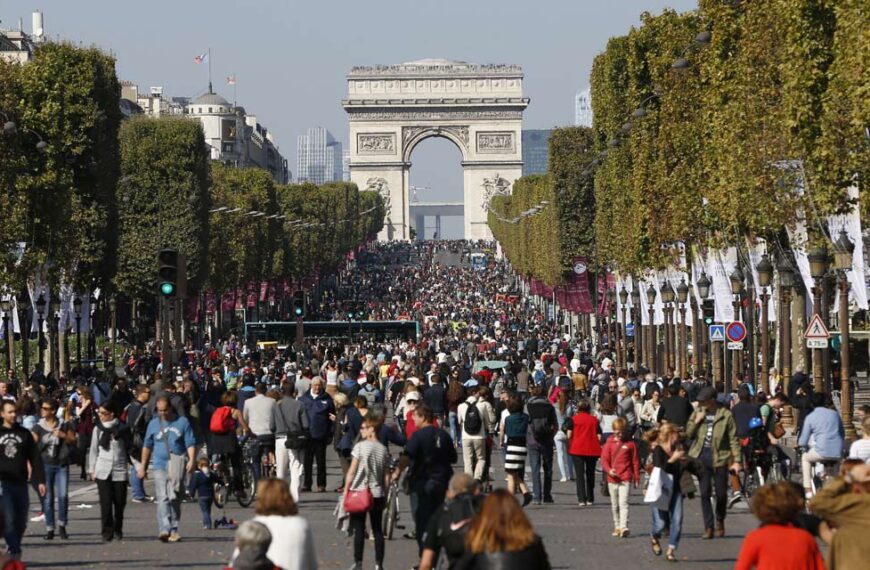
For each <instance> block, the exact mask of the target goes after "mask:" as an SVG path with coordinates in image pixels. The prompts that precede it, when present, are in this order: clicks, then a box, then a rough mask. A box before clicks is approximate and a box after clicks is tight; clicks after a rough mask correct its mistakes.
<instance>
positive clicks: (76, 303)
mask: <svg viewBox="0 0 870 570" xmlns="http://www.w3.org/2000/svg"><path fill="white" fill-rule="evenodd" d="M73 310H74V311H75V314H76V365H77V366H78V367H79V369H81V367H82V342H81V338H82V299H81V297H79V296H78V295H76V298H75V299H73Z"/></svg>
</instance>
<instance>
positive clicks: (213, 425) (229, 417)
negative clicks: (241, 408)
mask: <svg viewBox="0 0 870 570" xmlns="http://www.w3.org/2000/svg"><path fill="white" fill-rule="evenodd" d="M235 427H236V422H235V420H233V409H232V408H231V407H229V406H221V407H219V408H218V409H216V410H215V411H214V413H213V414H212V415H211V421H210V422H209V424H208V429H209V431H211V432H212V433H217V434H225V433H230V432H231V431H233V429H235Z"/></svg>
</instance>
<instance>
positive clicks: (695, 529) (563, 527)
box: [24, 452, 756, 570]
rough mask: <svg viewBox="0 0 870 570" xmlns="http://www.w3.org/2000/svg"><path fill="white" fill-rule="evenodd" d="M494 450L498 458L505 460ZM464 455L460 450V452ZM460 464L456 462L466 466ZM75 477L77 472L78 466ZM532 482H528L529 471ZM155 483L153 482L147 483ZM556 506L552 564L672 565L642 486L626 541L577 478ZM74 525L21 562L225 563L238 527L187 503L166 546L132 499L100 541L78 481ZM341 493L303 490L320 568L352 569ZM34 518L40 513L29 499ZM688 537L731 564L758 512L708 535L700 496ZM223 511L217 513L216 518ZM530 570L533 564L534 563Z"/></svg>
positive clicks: (741, 512)
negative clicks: (118, 537)
mask: <svg viewBox="0 0 870 570" xmlns="http://www.w3.org/2000/svg"><path fill="white" fill-rule="evenodd" d="M329 455H330V457H329V461H328V485H327V488H329V489H334V488H336V487H337V486H338V485H339V474H340V471H339V466H338V461H337V460H335V458H334V456H333V455H332V454H331V452H330V453H329ZM497 455H498V454H494V459H496V460H497V461H500V458H498V457H497ZM460 461H461V456H460ZM460 468H461V466H457V469H460ZM73 475H74V476H75V477H76V478H77V476H78V472H77V470H75V472H74V473H73ZM495 476H496V479H497V481H496V484H497V485H498V484H499V483H500V482H502V481H503V476H504V475H503V471H502V469H501V466H500V465H498V466H497V467H496V470H495ZM526 480H527V481H530V478H529V475H528V474H527V476H526ZM146 485H148V487H147V488H149V489H150V483H146ZM553 487H554V493H553V494H554V497H555V499H556V504H552V505H542V506H534V505H530V506H529V507H528V508H527V512H528V514H529V516H530V517H531V519H532V522H533V524H534V526H535V530H536V531H537V532H538V533H539V534H540V535H541V536H542V537H543V539H544V544H545V546H546V549H547V552H548V554H549V557H550V561H551V563H552V564H553V567H554V568H564V569H568V568H602V567H604V568H638V567H639V566H640V567H646V566H649V565H653V566H661V567H666V566H667V562H666V561H664V560H663V558H656V557H655V556H653V554H652V552H651V551H650V548H649V540H648V538H647V534H648V532H649V528H650V525H651V515H650V511H649V508H647V507H646V506H645V505H643V504H642V498H641V495H640V492H639V491H634V492H633V494H632V500H631V502H632V507H631V509H632V510H631V522H630V525H629V526H630V529H631V532H632V535H631V537H630V538H627V539H616V538H612V537H611V536H610V533H611V530H612V528H613V527H612V519H611V513H610V504H609V500H608V499H606V498H601V497H598V498H596V500H597V503H596V504H595V505H594V506H592V507H585V508H578V507H577V505H576V502H575V495H574V483H573V482H571V481H568V482H566V483H560V482H558V475H557V480H556V481H555V482H554V484H553ZM70 490H71V494H72V495H73V496H72V497H71V499H70V514H69V519H70V520H69V526H68V530H69V533H70V540H68V541H61V540H59V539H57V538H55V539H54V540H53V541H45V540H43V538H42V536H43V534H44V533H45V527H44V524H43V523H40V522H31V523H28V528H27V533H26V536H25V539H24V561H25V562H26V563H27V566H28V568H52V569H63V568H119V569H131V570H132V569H149V568H190V569H199V568H203V569H204V568H220V567H221V565H223V564H225V563H226V562H227V561H228V560H229V557H230V555H231V553H232V542H233V540H232V538H233V531H232V530H203V529H202V528H201V522H200V515H199V509H198V507H197V506H196V504H195V503H186V504H184V506H183V508H182V524H181V529H180V533H181V535H182V537H183V539H182V541H181V542H179V543H177V544H164V543H161V542H159V541H158V540H157V523H156V518H155V510H156V508H155V506H154V505H153V504H134V503H132V502H131V503H128V505H127V510H126V516H125V523H124V540H123V541H121V542H110V543H103V542H101V539H100V532H99V518H100V514H99V503H98V501H97V493H96V487H95V486H94V485H93V484H92V483H86V482H79V481H76V482H74V483H72V485H71V489H70ZM336 500H337V495H336V494H335V493H331V492H330V493H322V494H321V493H307V494H303V496H302V500H301V504H300V513H301V515H302V516H304V517H306V518H307V519H308V521H309V522H310V524H311V525H312V528H313V530H314V536H315V544H316V548H317V556H318V559H319V563H320V564H319V567H320V568H324V569H343V568H348V567H349V566H350V565H351V563H352V562H353V554H352V552H353V550H352V544H351V542H350V540H349V539H348V538H346V537H345V536H344V535H343V534H342V533H339V532H338V531H337V530H336V529H335V520H334V519H333V517H332V510H333V508H334V506H335V503H336ZM32 501H33V502H32V503H31V511H32V512H31V516H33V515H35V514H36V511H37V510H38V509H37V507H36V505H37V503H36V501H35V500H33V499H32ZM403 501H404V506H403V512H402V515H403V520H400V524H408V525H409V526H408V529H410V528H411V525H410V515H409V511H408V502H407V498H406V497H403ZM685 505H686V512H685V514H684V521H685V522H684V525H683V538H682V542H681V545H680V549H679V552H678V553H679V556H680V559H681V561H682V562H683V567H689V568H699V569H700V568H711V569H712V568H730V567H733V564H734V560H735V558H736V556H737V553H738V551H739V549H740V544H741V540H742V537H743V536H744V535H745V534H746V533H747V532H748V531H749V530H751V529H752V528H754V526H755V524H756V523H755V520H754V518H753V517H752V516H751V515H750V514H748V513H747V511H746V508H745V506H743V505H741V504H738V505H737V506H736V507H735V509H734V510H733V511H732V512H731V513H730V514H729V516H728V519H727V520H726V528H727V536H726V537H725V538H724V539H715V540H711V541H702V540H701V539H700V534H701V532H702V530H703V528H702V524H701V508H700V499H698V498H695V499H693V500H687V501H686V502H685ZM253 512H254V511H253V507H250V508H247V509H243V508H240V507H239V506H238V504H236V503H234V502H231V503H230V506H229V508H227V509H226V515H227V516H228V517H232V518H234V519H236V520H238V521H243V520H246V519H248V518H250V517H252V516H253ZM221 514H223V513H222V512H221V511H220V510H218V509H215V510H214V511H213V517H220V516H221ZM403 532H405V531H399V532H398V533H397V538H396V539H394V540H391V541H387V550H386V560H385V568H387V569H388V570H390V569H398V568H404V569H408V568H411V566H412V565H413V564H416V563H417V549H416V543H415V542H414V541H412V540H408V539H404V538H401V533H403ZM373 566H374V545H373V543H372V542H368V544H367V546H366V553H365V562H364V567H365V568H370V567H373ZM530 570H531V569H530Z"/></svg>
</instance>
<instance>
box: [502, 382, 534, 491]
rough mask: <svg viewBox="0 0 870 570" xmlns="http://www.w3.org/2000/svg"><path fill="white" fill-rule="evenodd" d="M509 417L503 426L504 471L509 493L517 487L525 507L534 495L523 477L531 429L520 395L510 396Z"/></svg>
mask: <svg viewBox="0 0 870 570" xmlns="http://www.w3.org/2000/svg"><path fill="white" fill-rule="evenodd" d="M507 411H508V414H509V415H508V416H507V417H506V418H505V419H504V422H502V426H501V436H502V437H501V439H502V441H503V442H504V446H505V463H504V470H505V474H506V475H507V486H508V491H510V493H511V494H513V493H514V492H515V490H516V488H517V487H519V488H520V492H522V494H523V506H524V507H525V506H526V505H528V504H529V503H531V502H532V497H533V495H532V493H531V491H529V488H528V487H527V486H526V482H525V481H524V480H523V476H524V475H525V472H526V455H527V454H528V450H527V449H526V433H527V432H528V429H529V416H528V415H527V414H525V413H523V401H522V400H521V399H520V396H519V394H515V393H514V394H511V395H510V396H508V404H507Z"/></svg>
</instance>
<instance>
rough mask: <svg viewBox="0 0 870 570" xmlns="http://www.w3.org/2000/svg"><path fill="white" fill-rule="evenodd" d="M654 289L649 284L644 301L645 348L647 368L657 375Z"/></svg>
mask: <svg viewBox="0 0 870 570" xmlns="http://www.w3.org/2000/svg"><path fill="white" fill-rule="evenodd" d="M657 293H658V292H657V291H656V288H655V287H653V285H652V283H650V284H649V288H647V290H646V300H647V307H648V308H649V342H648V343H647V346H648V347H649V348H648V350H647V352H648V354H649V357H648V360H649V367H650V371H652V372H653V373H657V372H658V371H659V370H658V358H657V356H658V354H657V353H658V346H657V345H658V340H657V335H656V320H655V318H656V314H655V302H656V294H657Z"/></svg>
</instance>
